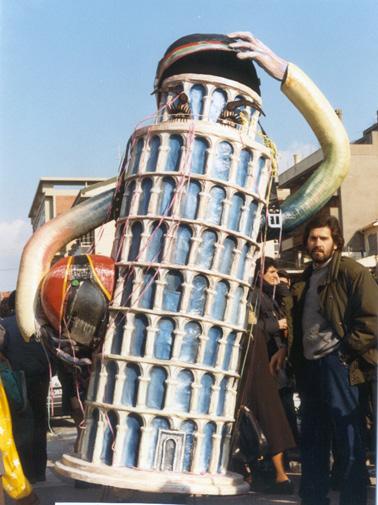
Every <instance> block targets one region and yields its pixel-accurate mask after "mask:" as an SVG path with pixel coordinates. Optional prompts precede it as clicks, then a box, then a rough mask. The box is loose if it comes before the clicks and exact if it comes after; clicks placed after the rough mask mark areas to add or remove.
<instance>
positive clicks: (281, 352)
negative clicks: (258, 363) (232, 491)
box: [269, 347, 287, 377]
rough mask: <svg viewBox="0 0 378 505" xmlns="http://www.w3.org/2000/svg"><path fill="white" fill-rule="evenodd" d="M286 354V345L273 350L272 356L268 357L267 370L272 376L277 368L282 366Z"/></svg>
mask: <svg viewBox="0 0 378 505" xmlns="http://www.w3.org/2000/svg"><path fill="white" fill-rule="evenodd" d="M286 354H287V349H286V347H281V349H278V351H277V352H275V353H274V354H273V356H272V357H271V358H270V363H269V370H270V373H271V374H272V375H274V377H275V376H276V375H277V374H278V372H279V370H281V368H283V365H284V362H285V358H286Z"/></svg>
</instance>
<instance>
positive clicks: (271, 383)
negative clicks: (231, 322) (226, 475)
mask: <svg viewBox="0 0 378 505" xmlns="http://www.w3.org/2000/svg"><path fill="white" fill-rule="evenodd" d="M261 267H262V265H261V262H260V261H258V264H257V265H256V272H257V276H259V275H260V272H262V276H263V277H262V278H261V281H262V282H263V278H264V277H265V275H266V273H267V272H268V274H267V277H268V276H271V277H272V279H275V278H276V276H277V268H276V266H275V263H274V260H273V259H272V258H265V265H264V266H263V267H262V268H261ZM264 269H265V270H266V272H265V274H264V273H263V270H264ZM267 277H266V278H267ZM277 280H278V276H277ZM272 285H273V284H272ZM254 294H255V298H254V300H252V302H253V306H255V305H257V307H256V314H255V316H257V320H256V324H255V327H254V329H253V339H252V343H251V345H250V347H249V349H248V355H247V358H246V366H245V370H244V372H243V378H242V383H243V384H242V388H241V389H242V392H241V395H240V402H239V403H240V406H243V405H244V406H246V407H248V409H250V410H251V411H252V413H253V414H254V416H255V417H256V419H257V421H258V423H259V425H260V426H261V429H262V431H263V433H264V435H265V436H266V439H267V441H268V446H269V449H268V455H269V457H270V459H271V461H272V464H273V467H274V481H273V482H270V483H268V486H266V484H265V486H264V483H263V486H262V489H261V490H262V491H264V492H266V493H271V494H292V493H293V492H294V489H293V484H292V482H291V481H290V479H289V477H288V475H287V473H286V471H285V467H284V458H283V454H284V452H285V451H287V450H288V449H291V448H293V447H295V445H296V444H295V441H294V438H293V435H292V432H291V430H290V426H289V424H288V420H287V418H286V415H285V411H284V409H283V406H282V403H281V400H280V396H279V392H278V387H277V379H276V373H277V370H279V368H280V366H282V365H283V362H284V360H285V357H286V345H285V340H284V339H282V345H281V346H280V345H278V344H275V340H274V339H275V338H276V336H275V334H276V333H277V334H278V333H279V332H283V331H285V330H287V327H288V325H287V320H286V319H285V318H284V317H280V318H276V320H275V321H270V320H269V317H267V316H266V314H265V312H266V308H265V304H264V300H263V296H264V298H265V297H266V296H267V295H265V294H263V292H262V291H261V285H260V287H259V285H257V286H256V287H255V289H254ZM272 310H273V309H272ZM271 336H272V337H271ZM270 338H273V341H274V342H273V343H271V342H269V340H270ZM273 344H274V345H277V349H276V351H275V352H273V350H274V349H275V347H274V345H273ZM268 349H270V354H271V356H270V357H269V352H268ZM250 470H251V479H252V488H253V487H254V477H255V476H254V473H255V472H254V470H255V469H254V468H253V464H252V468H251V469H250ZM247 471H248V469H247ZM260 487H261V486H259V488H260Z"/></svg>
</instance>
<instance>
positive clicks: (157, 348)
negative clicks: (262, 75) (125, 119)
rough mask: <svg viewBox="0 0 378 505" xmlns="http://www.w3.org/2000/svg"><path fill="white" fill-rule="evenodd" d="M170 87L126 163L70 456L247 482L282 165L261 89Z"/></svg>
mask: <svg viewBox="0 0 378 505" xmlns="http://www.w3.org/2000/svg"><path fill="white" fill-rule="evenodd" d="M208 45H209V43H208ZM177 47H179V48H181V46H180V44H178V46H177ZM183 50H184V49H183ZM216 50H218V48H216ZM216 50H215V51H216ZM224 51H226V49H224ZM176 52H177V51H176ZM172 54H173V55H174V54H175V52H174V51H173V52H171V53H170V54H169V53H168V56H167V55H166V57H165V60H162V61H163V62H167V60H168V63H170V62H169V58H172ZM168 63H167V66H168ZM249 65H251V64H250V63H249ZM171 74H172V72H171ZM158 101H159V103H158V113H157V116H156V122H155V124H154V125H152V126H146V127H143V128H140V129H138V130H136V131H135V133H134V135H133V137H132V141H131V148H130V154H129V156H128V157H127V159H126V160H125V163H124V164H125V175H124V178H123V184H124V188H123V189H124V193H123V195H124V196H123V201H122V205H121V209H120V215H119V218H118V220H117V231H116V238H115V243H114V248H113V257H114V258H115V260H116V262H117V263H116V264H117V270H118V279H117V283H116V291H115V295H114V301H113V304H112V306H111V309H110V318H109V325H108V329H107V333H106V337H105V342H104V346H103V350H102V353H101V354H99V355H98V356H97V360H96V362H95V366H94V371H93V373H92V376H91V381H90V386H89V391H88V398H87V402H86V430H85V433H84V437H83V439H82V444H81V453H80V458H75V457H73V456H68V455H65V456H63V459H62V461H61V462H59V463H58V470H59V471H61V472H63V473H66V474H69V475H71V476H74V477H75V478H78V479H82V480H88V481H95V482H98V483H102V484H104V485H109V486H114V487H120V488H131V489H143V490H146V491H148V490H150V491H165V492H170V491H172V492H182V493H194V494H201V493H204V494H234V493H240V492H243V491H245V490H246V489H247V486H246V484H245V483H244V482H243V480H242V478H241V477H240V476H238V475H236V474H232V473H230V472H227V470H226V465H227V461H228V456H229V445H230V435H231V430H232V426H233V423H234V414H235V412H234V411H235V402H236V395H237V389H238V382H239V377H240V375H239V373H240V366H241V361H242V354H243V349H245V340H246V306H247V297H248V293H249V289H250V285H251V278H252V276H253V273H254V258H255V255H256V252H257V250H258V245H257V243H256V239H257V233H258V230H259V226H260V217H261V210H262V207H263V206H264V205H265V204H266V196H267V187H268V182H269V178H270V171H271V159H270V152H269V150H268V149H267V148H266V147H264V145H262V144H261V143H260V142H259V141H258V140H259V139H257V138H256V132H257V122H258V117H259V114H260V111H261V98H260V96H259V94H258V93H257V92H256V91H255V90H253V89H252V88H251V87H250V86H248V85H246V84H243V83H241V82H238V81H237V80H232V79H230V78H225V77H223V76H217V75H214V74H212V75H207V74H205V73H204V72H200V73H198V72H197V73H191V72H187V71H184V72H182V71H179V72H178V73H177V74H175V73H174V72H173V75H168V76H167V77H165V78H163V79H162V80H161V82H160V84H159V94H158Z"/></svg>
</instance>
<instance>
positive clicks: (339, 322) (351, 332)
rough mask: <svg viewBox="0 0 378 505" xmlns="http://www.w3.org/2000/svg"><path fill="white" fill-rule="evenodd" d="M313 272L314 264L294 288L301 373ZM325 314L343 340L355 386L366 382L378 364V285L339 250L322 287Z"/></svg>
mask: <svg viewBox="0 0 378 505" xmlns="http://www.w3.org/2000/svg"><path fill="white" fill-rule="evenodd" d="M312 271H313V267H312V265H310V266H309V267H308V268H307V269H306V270H305V271H304V272H303V277H302V281H300V282H298V283H296V284H295V285H294V287H293V302H294V306H293V313H292V314H293V343H292V346H291V350H290V361H291V363H292V364H293V366H294V370H295V371H296V372H297V373H298V374H300V369H301V365H302V363H303V360H304V355H303V345H302V338H303V335H302V314H303V305H304V300H305V295H306V291H307V289H308V285H309V280H310V277H311V274H312ZM319 296H320V306H321V313H322V315H323V316H324V317H325V318H326V319H327V321H329V322H330V324H331V326H332V327H333V330H334V332H335V334H336V335H337V337H338V338H339V339H340V341H341V347H340V349H341V351H342V353H343V354H344V356H345V358H346V360H347V362H348V363H349V376H350V382H351V384H359V383H361V382H364V381H365V379H366V378H371V377H372V376H373V374H374V369H375V365H376V364H377V361H378V350H377V342H378V285H377V283H376V282H375V280H374V279H373V277H372V275H371V274H370V272H369V271H368V270H367V269H366V268H365V267H363V266H362V265H360V264H359V263H357V262H356V261H354V260H352V259H351V258H347V257H345V256H341V253H340V252H338V251H336V252H335V253H334V255H333V257H332V260H331V262H330V264H329V266H328V275H327V279H326V280H325V282H324V283H323V284H321V285H320V286H319Z"/></svg>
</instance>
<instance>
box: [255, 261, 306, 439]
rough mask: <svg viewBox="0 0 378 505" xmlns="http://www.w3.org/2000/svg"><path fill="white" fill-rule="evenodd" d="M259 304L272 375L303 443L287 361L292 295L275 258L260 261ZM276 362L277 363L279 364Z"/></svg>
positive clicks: (289, 419)
mask: <svg viewBox="0 0 378 505" xmlns="http://www.w3.org/2000/svg"><path fill="white" fill-rule="evenodd" d="M256 275H257V277H258V279H257V283H256V289H257V292H256V293H257V294H255V297H256V296H257V297H258V298H259V303H258V307H257V308H258V320H257V325H258V326H259V327H260V328H261V330H262V331H263V333H264V335H265V338H266V343H267V349H268V357H269V360H270V362H271V363H270V367H271V372H272V373H273V375H275V377H276V379H277V386H278V390H279V395H280V398H281V402H282V405H283V408H284V410H285V414H286V417H287V419H288V421H289V425H290V428H291V431H292V433H293V436H294V439H295V441H296V443H298V442H299V434H298V426H297V416H296V412H295V405H294V400H293V394H294V381H293V377H292V371H291V368H290V366H289V363H288V360H287V349H288V345H289V344H290V343H291V341H292V321H291V309H292V296H291V292H290V289H289V287H290V282H289V279H288V275H287V273H286V272H284V273H283V271H282V270H281V276H284V278H285V281H284V282H281V281H280V275H279V270H278V266H277V263H276V261H275V260H274V259H273V258H270V257H268V256H267V257H265V258H264V259H263V260H262V259H258V260H257V262H256ZM275 360H277V361H276V362H275Z"/></svg>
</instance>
